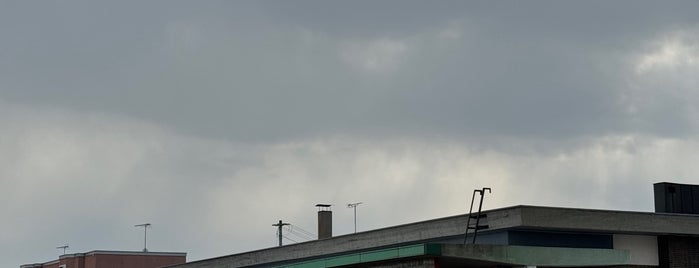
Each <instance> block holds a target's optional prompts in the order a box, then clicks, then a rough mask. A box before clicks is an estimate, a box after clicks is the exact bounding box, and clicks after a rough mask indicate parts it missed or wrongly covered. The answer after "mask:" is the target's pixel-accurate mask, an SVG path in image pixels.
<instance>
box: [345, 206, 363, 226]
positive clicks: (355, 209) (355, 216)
mask: <svg viewBox="0 0 699 268" xmlns="http://www.w3.org/2000/svg"><path fill="white" fill-rule="evenodd" d="M361 204H362V202H358V203H350V204H347V208H352V209H354V232H355V233H356V232H357V206H359V205H361Z"/></svg>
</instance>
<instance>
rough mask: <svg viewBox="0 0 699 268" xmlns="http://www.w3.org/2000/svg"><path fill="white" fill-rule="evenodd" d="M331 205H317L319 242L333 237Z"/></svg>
mask: <svg viewBox="0 0 699 268" xmlns="http://www.w3.org/2000/svg"><path fill="white" fill-rule="evenodd" d="M330 206H331V205H326V204H317V205H316V207H317V208H318V240H320V239H326V238H331V237H332V236H333V212H332V211H331V210H330Z"/></svg>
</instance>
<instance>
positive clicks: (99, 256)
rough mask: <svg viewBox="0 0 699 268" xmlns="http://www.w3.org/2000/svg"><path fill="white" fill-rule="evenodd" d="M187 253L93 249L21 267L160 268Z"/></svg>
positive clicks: (179, 259) (183, 257)
mask: <svg viewBox="0 0 699 268" xmlns="http://www.w3.org/2000/svg"><path fill="white" fill-rule="evenodd" d="M186 258H187V253H181V252H142V251H107V250H93V251H90V252H86V253H73V254H63V255H61V256H59V258H58V259H57V260H53V261H48V262H44V263H33V264H24V265H22V266H20V268H158V267H163V266H168V265H175V264H182V263H185V262H186V261H187V260H186Z"/></svg>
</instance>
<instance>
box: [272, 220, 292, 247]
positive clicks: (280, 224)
mask: <svg viewBox="0 0 699 268" xmlns="http://www.w3.org/2000/svg"><path fill="white" fill-rule="evenodd" d="M287 225H290V224H289V223H285V222H282V220H279V223H275V224H272V226H274V227H277V235H279V246H280V247H281V246H282V237H283V236H282V227H284V226H287Z"/></svg>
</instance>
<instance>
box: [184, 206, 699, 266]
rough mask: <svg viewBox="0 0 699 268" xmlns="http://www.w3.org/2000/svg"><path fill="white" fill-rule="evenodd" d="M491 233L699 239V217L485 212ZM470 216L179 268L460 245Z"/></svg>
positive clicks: (559, 210)
mask: <svg viewBox="0 0 699 268" xmlns="http://www.w3.org/2000/svg"><path fill="white" fill-rule="evenodd" d="M484 213H485V214H487V215H488V216H487V219H485V220H482V221H481V222H482V224H487V225H489V227H490V229H488V230H483V231H482V232H483V233H484V234H487V233H488V232H495V231H502V230H504V229H509V228H521V229H541V230H564V231H590V232H605V233H628V234H655V235H659V234H660V235H662V234H678V235H697V236H699V215H680V214H656V213H646V212H628V211H605V210H590V209H573V208H552V207H534V206H516V207H508V208H501V209H495V210H490V211H485V212H484ZM467 219H468V215H458V216H453V217H447V218H440V219H434V220H429V221H423V222H416V223H410V224H405V225H399V226H394V227H389V228H383V229H377V230H373V231H367V232H360V233H356V234H350V235H343V236H336V237H332V238H329V239H323V240H317V241H309V242H304V243H298V244H292V245H286V246H283V247H277V248H268V249H263V250H258V251H252V252H246V253H240V254H233V255H227V256H222V257H217V258H212V259H206V260H200V261H194V262H190V263H187V264H182V265H176V266H172V267H177V268H214V267H215V268H232V267H245V266H272V264H273V263H279V262H284V261H290V260H294V261H298V260H303V259H309V258H315V257H320V256H328V255H333V254H339V253H347V252H353V251H359V250H367V249H374V248H380V247H389V246H397V245H407V244H413V243H421V242H440V241H456V240H458V239H455V237H458V236H461V235H463V234H464V232H465V230H466V221H467Z"/></svg>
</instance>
